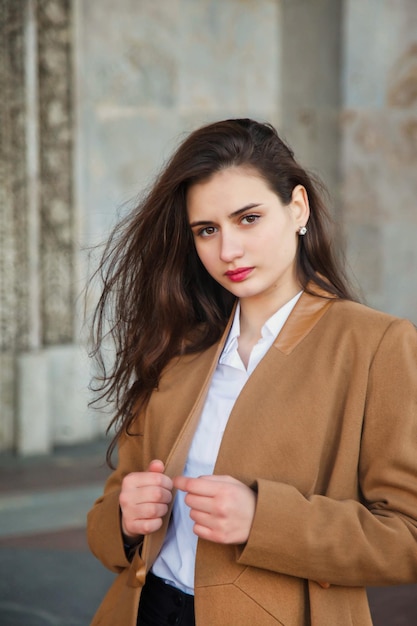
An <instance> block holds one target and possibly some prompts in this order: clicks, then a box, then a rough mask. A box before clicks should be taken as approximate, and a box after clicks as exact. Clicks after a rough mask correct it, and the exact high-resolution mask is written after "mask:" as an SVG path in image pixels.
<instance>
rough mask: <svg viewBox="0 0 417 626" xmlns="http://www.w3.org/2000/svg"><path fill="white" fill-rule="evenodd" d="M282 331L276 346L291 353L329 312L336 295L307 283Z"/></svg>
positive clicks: (275, 342) (284, 352)
mask: <svg viewBox="0 0 417 626" xmlns="http://www.w3.org/2000/svg"><path fill="white" fill-rule="evenodd" d="M307 288H308V289H309V292H307V291H304V292H303V294H302V296H301V298H300V299H299V300H298V302H297V304H296V305H295V307H294V309H293V310H292V312H291V314H290V316H289V318H288V319H287V321H286V323H285V324H284V326H283V328H282V330H281V332H280V333H279V335H278V337H277V338H276V340H275V341H274V344H273V345H274V346H275V348H277V349H278V350H279V351H280V352H282V353H283V354H287V355H288V354H291V352H292V351H293V350H294V348H296V347H297V346H298V344H299V343H300V342H301V341H302V340H303V339H304V338H305V337H306V336H307V335H308V334H309V332H310V331H311V330H312V329H313V328H314V327H315V325H316V324H317V322H318V321H319V320H320V319H321V318H322V317H323V315H324V314H325V313H327V311H328V309H329V307H330V306H331V305H332V304H333V302H334V300H335V299H336V296H334V295H333V294H331V293H328V292H327V291H324V289H320V288H319V287H317V286H316V285H313V284H312V283H309V284H308V285H307Z"/></svg>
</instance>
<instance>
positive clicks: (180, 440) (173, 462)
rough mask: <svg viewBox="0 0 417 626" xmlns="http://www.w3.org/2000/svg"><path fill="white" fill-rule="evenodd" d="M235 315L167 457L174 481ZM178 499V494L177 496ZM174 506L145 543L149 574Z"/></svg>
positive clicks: (214, 348)
mask: <svg viewBox="0 0 417 626" xmlns="http://www.w3.org/2000/svg"><path fill="white" fill-rule="evenodd" d="M234 311H235V308H234V309H233V312H232V314H231V316H230V319H229V322H228V324H227V326H226V328H225V331H224V333H223V336H222V338H221V340H220V342H219V343H218V344H216V345H214V346H212V347H211V348H210V349H209V350H208V351H207V353H206V354H207V357H208V358H207V368H206V371H205V376H204V379H203V380H202V383H201V385H200V384H198V385H197V388H198V395H197V398H196V400H195V402H194V404H193V407H192V409H191V411H190V413H189V415H188V417H187V419H186V420H185V422H184V425H183V427H182V428H181V431H180V433H179V435H178V437H177V439H176V441H175V443H174V445H173V447H172V448H171V451H170V453H169V455H168V457H167V460H166V463H165V474H167V475H168V476H170V477H171V478H172V477H174V476H178V475H179V474H181V473H182V472H183V469H184V466H185V462H186V459H187V454H188V449H189V447H190V444H191V440H192V437H193V435H194V431H195V429H196V427H197V424H198V419H199V417H200V414H201V411H202V409H203V405H204V401H205V399H206V395H207V392H208V389H209V386H210V382H211V378H212V376H213V373H214V370H215V368H216V365H217V363H218V360H219V358H220V355H221V353H222V350H223V347H224V344H225V342H226V339H227V336H228V334H229V331H230V327H231V325H232V321H233V317H234ZM173 495H174V496H175V492H174V493H173ZM173 502H174V497H173V498H172V500H171V504H170V506H169V509H168V513H167V514H166V515H165V517H164V521H163V524H162V526H161V528H160V529H159V530H158V531H157V532H155V533H152V534H151V535H147V536H146V537H145V539H144V543H143V548H142V558H143V560H144V561H145V562H146V570H147V571H148V570H149V568H150V567H151V566H152V564H153V563H154V561H155V559H156V557H157V555H158V553H159V551H160V549H161V547H162V543H163V541H164V538H165V534H166V531H167V528H168V523H169V519H170V515H171V510H172V506H173Z"/></svg>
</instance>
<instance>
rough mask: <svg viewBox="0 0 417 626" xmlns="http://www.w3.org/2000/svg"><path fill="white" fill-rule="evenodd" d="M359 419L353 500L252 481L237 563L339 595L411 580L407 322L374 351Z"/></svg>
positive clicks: (414, 473) (415, 470)
mask: <svg viewBox="0 0 417 626" xmlns="http://www.w3.org/2000/svg"><path fill="white" fill-rule="evenodd" d="M347 419H348V417H347ZM363 419H364V421H363V430H362V439H361V442H360V453H359V463H358V484H359V490H360V493H361V498H360V501H357V500H354V499H351V500H349V499H346V500H334V499H331V498H329V497H326V496H325V495H312V496H309V497H306V496H304V495H303V494H301V493H300V492H299V491H298V490H297V489H296V488H294V487H293V486H291V485H289V484H283V483H277V482H273V481H268V480H258V481H257V484H256V488H257V492H258V499H257V508H256V512H255V517H254V521H253V525H252V529H251V533H250V536H249V540H248V542H247V544H245V546H244V547H242V549H239V550H238V561H239V563H241V564H246V565H251V566H254V567H260V568H264V569H268V570H272V571H277V572H280V573H284V574H288V575H290V576H297V577H301V578H307V579H310V580H315V581H323V582H324V581H326V582H329V583H330V584H337V585H346V586H371V585H388V584H402V583H411V582H416V581H417V332H416V329H415V328H414V326H413V325H412V324H411V323H409V322H407V321H404V320H395V321H394V322H392V323H391V324H390V326H389V327H388V329H387V330H386V332H385V334H384V336H383V337H382V339H381V341H380V343H379V346H378V349H377V350H376V353H375V355H374V358H373V361H372V363H371V365H370V370H369V379H368V388H367V396H366V406H365V414H364V418H363Z"/></svg>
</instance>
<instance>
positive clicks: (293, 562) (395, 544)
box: [88, 294, 417, 626]
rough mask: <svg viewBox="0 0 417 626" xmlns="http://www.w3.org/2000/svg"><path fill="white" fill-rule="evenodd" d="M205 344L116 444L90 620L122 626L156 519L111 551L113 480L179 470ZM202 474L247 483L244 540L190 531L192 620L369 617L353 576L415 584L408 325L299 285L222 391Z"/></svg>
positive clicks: (415, 362)
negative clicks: (216, 429) (283, 314)
mask: <svg viewBox="0 0 417 626" xmlns="http://www.w3.org/2000/svg"><path fill="white" fill-rule="evenodd" d="M222 341H224V340H222ZM221 345H222V343H221V344H220V347H219V346H213V347H212V348H210V349H209V350H207V351H206V352H204V353H202V354H199V355H193V356H186V357H181V358H180V359H177V360H176V361H175V362H174V363H172V364H171V365H170V366H168V368H167V369H166V371H165V373H164V375H163V376H162V379H161V383H160V386H159V389H158V391H155V392H154V394H153V396H152V398H151V401H150V403H149V405H148V408H147V410H146V412H145V414H144V415H141V416H139V418H138V424H137V427H138V430H139V431H140V430H142V431H143V432H144V436H143V437H140V436H136V437H135V436H134V437H125V438H124V439H123V440H122V442H121V445H120V449H119V465H118V468H117V470H116V471H115V472H114V473H113V474H112V475H111V476H110V478H109V480H108V482H107V484H106V487H105V490H104V495H103V497H102V498H100V499H99V500H97V502H96V503H95V505H94V507H93V508H92V510H91V511H90V513H89V517H88V537H89V544H90V547H91V550H92V551H93V552H94V554H95V555H96V556H97V557H98V558H99V559H100V560H101V561H102V562H103V563H104V565H105V566H107V567H108V568H110V569H111V570H113V571H115V572H118V576H117V578H116V581H115V583H114V585H113V586H112V587H111V589H110V590H109V592H108V594H107V595H106V597H105V599H104V601H103V603H102V605H101V606H100V608H99V610H98V612H97V614H96V616H95V618H94V620H93V622H92V624H93V625H94V626H98V625H101V626H135V624H136V615H137V609H138V602H139V597H140V589H141V586H142V585H143V582H144V577H145V571H146V570H147V569H149V567H150V566H151V564H152V561H153V559H154V558H155V555H156V553H157V552H158V550H159V547H160V545H161V542H162V540H163V533H164V530H165V529H164V530H163V531H161V532H160V533H156V535H150V536H148V537H147V538H146V539H145V545H144V546H142V548H141V550H138V551H137V552H136V554H135V557H134V559H133V561H132V563H129V562H128V561H127V559H126V557H125V553H124V550H123V544H122V537H121V531H120V521H119V506H118V496H119V490H120V482H121V479H122V477H123V476H124V475H125V474H126V473H128V472H132V471H141V470H143V469H145V468H146V467H147V465H148V463H149V462H150V461H151V459H154V458H159V459H162V460H166V459H167V458H168V457H170V459H171V462H173V464H172V468H173V471H174V473H176V472H178V471H181V467H182V466H183V463H184V460H185V459H184V457H185V454H186V448H187V445H188V444H186V445H185V446H184V445H182V446H181V435H180V431H181V429H182V428H183V425H184V423H186V421H187V418H188V417H189V416H190V415H192V413H193V412H194V413H195V412H196V411H197V413H198V412H199V410H200V408H201V401H200V403H199V404H198V396H199V394H201V390H202V388H203V387H204V384H205V382H206V383H207V379H209V370H210V366H213V365H214V363H215V361H216V359H217V355H218V353H219V348H221ZM196 403H197V406H196ZM193 406H194V410H193ZM175 465H176V466H177V467H175ZM178 468H180V469H178ZM215 473H216V474H228V475H231V476H234V477H235V478H237V479H239V480H241V481H243V482H244V483H246V484H247V485H250V486H251V487H253V488H254V489H256V491H257V494H258V496H257V507H256V513H255V518H254V521H253V525H252V529H251V532H250V537H249V540H248V542H247V544H246V545H244V546H225V545H218V544H214V543H210V542H207V541H203V540H199V542H198V548H197V557H196V571H195V609H196V624H197V626H273V625H274V626H276V625H282V626H309V625H311V626H367V625H369V624H371V619H370V616H369V610H368V605H367V600H366V593H365V590H364V587H365V586H372V585H388V584H400V583H410V582H417V333H416V329H415V328H414V326H413V325H412V324H411V323H410V322H407V321H404V320H398V319H396V318H393V317H391V316H388V315H386V314H383V313H379V312H376V311H373V310H371V309H369V308H366V307H364V306H361V305H358V304H355V303H352V302H346V301H342V300H337V299H325V298H321V297H318V296H311V295H308V294H303V295H302V297H301V298H300V300H299V301H298V303H297V305H296V307H295V308H294V310H293V312H292V313H291V315H290V317H289V319H288V320H287V322H286V324H285V326H284V328H283V329H282V331H281V333H280V334H279V336H278V338H277V340H276V341H275V343H274V345H273V346H272V347H271V348H270V350H269V351H268V352H267V354H266V356H265V357H264V358H263V360H262V361H261V362H260V364H259V365H258V367H257V368H256V369H255V371H254V372H253V374H252V376H251V377H250V379H249V381H248V383H247V384H246V386H245V387H244V389H243V390H242V392H241V394H240V396H239V398H238V399H237V401H236V404H235V406H234V408H233V411H232V413H231V415H230V419H229V422H228V425H227V428H226V431H225V433H224V437H223V441H222V445H221V448H220V452H219V455H218V459H217V463H216V467H215ZM142 557H143V558H142ZM145 561H146V562H145ZM315 581H321V582H328V583H330V587H329V588H323V587H322V586H320V585H319V584H318V583H317V582H315Z"/></svg>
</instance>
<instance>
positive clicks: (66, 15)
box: [37, 0, 75, 346]
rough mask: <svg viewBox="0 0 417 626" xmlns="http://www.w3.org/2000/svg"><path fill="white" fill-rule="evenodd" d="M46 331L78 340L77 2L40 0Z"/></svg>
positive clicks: (51, 340)
mask: <svg viewBox="0 0 417 626" xmlns="http://www.w3.org/2000/svg"><path fill="white" fill-rule="evenodd" d="M37 24H38V55H39V101H40V107H39V124H40V177H41V189H40V224H41V268H40V269H41V283H42V288H41V293H42V298H41V300H42V302H41V310H42V329H43V333H42V334H43V337H42V338H43V342H44V344H45V345H47V346H48V345H55V344H60V343H68V342H71V341H72V340H73V335H74V332H73V326H74V300H75V295H74V264H73V256H74V208H73V193H72V181H73V168H72V152H73V139H72V137H73V128H72V100H71V86H72V56H71V40H72V37H71V31H72V23H71V0H38V3H37Z"/></svg>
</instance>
